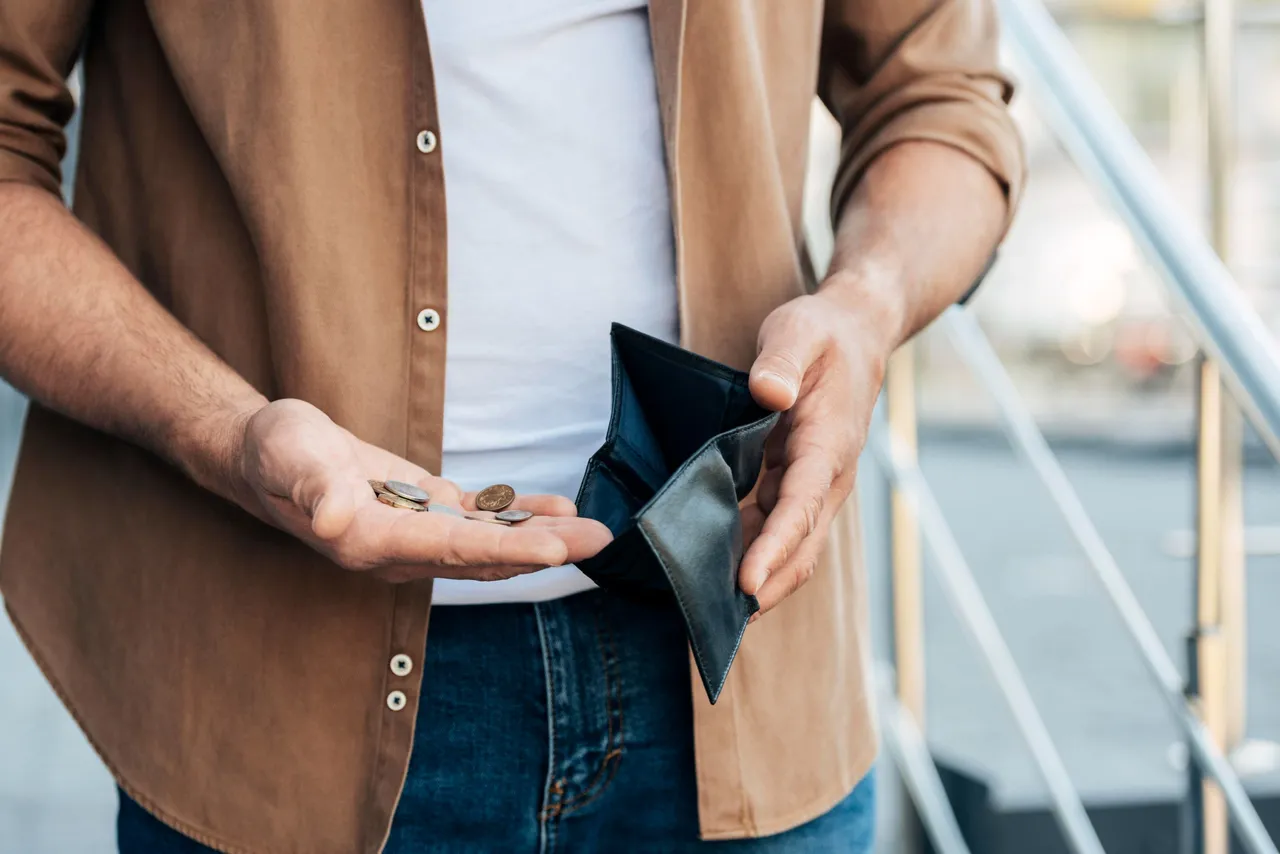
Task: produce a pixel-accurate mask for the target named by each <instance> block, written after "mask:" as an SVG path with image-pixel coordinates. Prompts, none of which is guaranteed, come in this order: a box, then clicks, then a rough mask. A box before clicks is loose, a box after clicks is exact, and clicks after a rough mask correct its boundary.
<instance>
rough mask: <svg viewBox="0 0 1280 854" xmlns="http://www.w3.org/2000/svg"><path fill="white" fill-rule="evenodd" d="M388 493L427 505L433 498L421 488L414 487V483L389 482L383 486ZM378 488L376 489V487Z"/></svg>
mask: <svg viewBox="0 0 1280 854" xmlns="http://www.w3.org/2000/svg"><path fill="white" fill-rule="evenodd" d="M383 487H385V488H386V489H387V491H388V492H394V493H395V494H396V495H399V496H400V497H401V498H407V499H409V500H410V501H416V502H418V503H419V504H426V503H427V502H428V501H430V500H431V496H430V495H428V494H427V491H426V490H425V489H423V488H422V487H420V486H414V485H413V484H412V483H405V482H404V481H402V480H389V481H387V482H386V483H384V484H383ZM375 488H376V487H375Z"/></svg>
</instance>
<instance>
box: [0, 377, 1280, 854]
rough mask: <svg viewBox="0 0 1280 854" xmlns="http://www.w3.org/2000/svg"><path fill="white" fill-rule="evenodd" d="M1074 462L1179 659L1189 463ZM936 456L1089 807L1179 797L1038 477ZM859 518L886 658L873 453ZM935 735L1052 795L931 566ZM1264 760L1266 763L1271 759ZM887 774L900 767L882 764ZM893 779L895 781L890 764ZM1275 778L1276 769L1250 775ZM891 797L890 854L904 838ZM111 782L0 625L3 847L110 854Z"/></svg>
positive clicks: (1187, 580) (1277, 735)
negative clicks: (1175, 546) (1181, 537)
mask: <svg viewBox="0 0 1280 854" xmlns="http://www.w3.org/2000/svg"><path fill="white" fill-rule="evenodd" d="M20 413H21V407H20V404H19V401H18V399H17V398H16V396H15V395H13V394H12V393H11V392H9V391H8V390H6V389H3V388H0V509H2V508H3V505H4V500H5V497H6V494H7V491H8V482H9V478H10V472H11V460H12V455H13V452H14V442H13V437H14V436H15V425H16V424H17V421H18V419H19V417H20ZM1060 450H1061V454H1062V459H1063V463H1064V466H1065V467H1066V469H1067V472H1068V475H1069V476H1070V478H1071V480H1072V482H1073V484H1074V485H1075V486H1076V488H1077V489H1078V490H1079V492H1080V494H1081V496H1082V497H1083V499H1084V502H1085V505H1086V507H1088V508H1089V510H1090V512H1091V514H1092V516H1093V518H1094V519H1095V521H1096V522H1097V524H1098V526H1099V528H1100V530H1101V533H1102V535H1103V537H1104V539H1105V540H1106V542H1107V545H1108V546H1109V547H1110V548H1111V549H1112V551H1113V552H1114V554H1115V556H1116V558H1117V560H1118V561H1119V563H1120V566H1121V567H1122V569H1123V570H1124V572H1125V574H1126V577H1127V578H1128V580H1129V583H1130V584H1131V585H1132V586H1133V588H1134V591H1135V593H1136V594H1137V596H1138V598H1139V600H1140V601H1141V602H1142V604H1143V605H1144V606H1145V607H1146V609H1147V611H1148V613H1149V614H1150V615H1151V618H1152V620H1153V622H1154V624H1155V627H1156V629H1157V631H1158V633H1159V636H1160V637H1161V639H1162V640H1163V641H1164V644H1165V646H1166V648H1167V649H1168V650H1169V651H1170V653H1171V654H1172V655H1173V656H1174V657H1175V660H1176V661H1178V662H1179V664H1180V665H1181V664H1182V641H1181V638H1182V635H1183V632H1184V631H1185V630H1186V628H1187V627H1188V625H1189V620H1190V614H1191V579H1192V574H1191V569H1192V567H1191V563H1190V561H1189V559H1187V558H1186V557H1178V556H1171V554H1170V552H1169V551H1168V550H1167V548H1166V544H1167V542H1168V540H1169V532H1171V531H1175V530H1178V529H1185V528H1187V527H1188V526H1189V525H1190V524H1191V521H1192V510H1193V507H1194V503H1193V501H1194V492H1193V486H1194V478H1193V468H1192V461H1191V459H1190V458H1189V457H1186V456H1183V455H1175V454H1169V453H1166V452H1151V453H1144V452H1143V451H1142V450H1141V448H1137V447H1135V446H1132V445H1126V446H1124V448H1123V453H1117V452H1116V451H1115V450H1114V449H1112V450H1108V446H1107V445H1105V444H1102V443H1096V444H1082V445H1075V444H1068V445H1067V446H1066V447H1064V448H1062V449H1060ZM921 459H922V465H923V468H924V470H925V473H926V475H927V476H928V477H929V478H930V481H931V483H932V485H933V487H934V490H935V492H936V493H937V497H938V500H939V502H940V503H941V505H942V507H943V509H944V510H945V511H946V513H947V514H948V517H949V518H950V520H951V523H952V525H953V526H954V529H955V533H956V536H957V539H958V540H959V542H960V545H961V547H962V549H963V551H964V553H965V555H966V556H967V557H968V559H969V561H970V563H971V565H972V568H973V570H974V572H975V574H976V576H977V578H978V583H979V585H980V587H981V588H982V590H983V592H984V593H985V594H986V596H987V597H988V601H989V605H990V608H991V610H992V612H993V613H994V615H995V618H996V620H997V621H998V623H999V624H1000V626H1001V628H1002V629H1003V631H1004V633H1005V637H1006V639H1007V640H1008V642H1009V644H1010V646H1011V647H1012V649H1013V651H1014V657H1015V658H1016V660H1017V661H1018V664H1019V665H1020V666H1021V668H1022V671H1023V674H1024V676H1025V678H1026V681H1027V683H1028V684H1029V686H1030V690H1031V693H1032V696H1033V697H1034V699H1035V700H1036V702H1037V704H1038V706H1039V708H1040V710H1041V713H1042V714H1043V716H1044V719H1045V722H1046V724H1047V726H1048V729H1049V731H1050V733H1051V734H1052V735H1053V736H1054V738H1055V740H1056V741H1057V742H1058V744H1059V746H1060V750H1061V752H1062V754H1063V757H1064V760H1065V762H1066V766H1067V768H1068V770H1069V772H1070V773H1071V777H1072V779H1073V780H1074V782H1075V783H1076V785H1077V786H1079V788H1080V790H1081V791H1082V793H1083V795H1084V798H1085V800H1086V802H1087V803H1096V802H1103V801H1109V800H1114V799H1146V798H1156V797H1168V796H1171V795H1174V794H1176V793H1177V792H1179V791H1180V790H1181V786H1182V781H1183V777H1182V774H1181V771H1180V768H1179V765H1178V754H1179V747H1178V744H1177V742H1178V739H1177V736H1176V733H1175V730H1174V728H1173V725H1172V723H1171V721H1170V719H1169V717H1168V715H1167V713H1166V712H1165V710H1164V708H1163V706H1162V705H1161V701H1160V698H1159V696H1158V694H1157V693H1156V691H1155V689H1154V687H1153V686H1152V684H1151V682H1150V680H1149V679H1148V677H1147V675H1146V671H1145V670H1144V668H1143V666H1142V664H1141V661H1140V660H1139V658H1138V656H1137V653H1136V651H1135V648H1134V646H1133V644H1132V643H1131V642H1129V640H1128V638H1127V637H1126V635H1125V633H1124V631H1123V629H1122V626H1121V625H1120V623H1119V621H1118V619H1117V618H1116V617H1115V615H1114V613H1113V612H1112V610H1111V609H1110V606H1109V605H1108V603H1107V601H1106V599H1105V598H1104V596H1103V594H1102V591H1101V588H1100V586H1099V585H1098V583H1097V582H1096V580H1095V579H1094V578H1093V576H1092V575H1091V571H1090V569H1089V567H1088V565H1087V564H1086V563H1085V561H1084V560H1083V558H1082V557H1081V555H1080V553H1079V551H1078V550H1077V549H1076V548H1075V547H1074V545H1073V543H1072V542H1071V541H1070V539H1069V538H1068V536H1067V533H1066V531H1065V530H1064V528H1063V526H1062V525H1061V523H1060V521H1059V520H1058V518H1057V516H1056V515H1055V513H1054V510H1053V507H1052V505H1051V504H1050V503H1049V501H1048V499H1047V497H1046V495H1045V493H1044V491H1043V490H1042V489H1041V488H1040V487H1039V485H1038V483H1037V481H1036V480H1035V478H1034V476H1033V474H1032V473H1031V472H1030V471H1029V470H1028V469H1027V468H1026V467H1025V466H1023V465H1021V464H1020V463H1019V461H1018V460H1017V459H1016V458H1015V456H1014V455H1013V453H1012V452H1011V451H1009V450H1008V449H1007V447H1006V446H1004V444H1003V443H1002V442H1001V441H999V440H998V439H997V438H995V437H993V436H992V435H991V434H989V433H988V434H985V436H981V435H979V434H977V433H973V432H967V433H963V434H958V433H956V432H955V431H941V432H938V433H936V434H931V433H930V431H928V430H925V431H924V432H923V438H922V455H921ZM862 480H863V482H862V492H863V513H864V518H865V530H866V532H867V549H868V555H869V565H870V566H871V568H872V596H873V600H874V601H873V602H872V603H871V604H872V613H873V615H876V623H875V631H874V638H875V643H876V645H877V650H876V653H877V656H878V657H881V658H883V657H884V655H885V651H886V648H887V647H886V641H887V637H888V635H887V632H888V623H887V620H886V619H883V616H884V615H885V614H886V613H887V612H886V608H885V606H886V604H887V586H886V584H885V583H884V581H885V579H884V571H883V552H884V538H883V536H882V532H883V530H884V512H883V489H882V482H881V480H880V478H879V477H878V472H877V471H876V469H875V465H874V463H873V462H872V461H871V460H869V459H868V460H866V461H864V464H863V479H862ZM1245 480H1246V499H1245V507H1246V513H1247V516H1248V518H1249V521H1250V522H1251V523H1254V524H1259V525H1261V524H1274V523H1275V522H1276V520H1278V519H1280V489H1277V485H1278V484H1277V473H1276V469H1275V468H1274V467H1270V466H1251V467H1250V468H1249V469H1248V471H1247V473H1246V479H1245ZM1278 570H1280V557H1276V556H1274V555H1264V556H1259V557H1255V558H1254V559H1252V560H1251V562H1250V568H1249V585H1250V586H1249V590H1250V596H1249V611H1250V614H1249V616H1250V620H1249V632H1248V638H1249V675H1250V678H1249V727H1248V729H1249V734H1250V736H1251V737H1255V738H1260V739H1273V740H1280V624H1278V623H1277V621H1275V620H1274V619H1272V618H1271V611H1272V610H1273V608H1274V603H1275V602H1277V601H1280V571H1278ZM925 599H926V602H925V609H926V627H927V629H926V630H927V665H928V679H929V682H928V688H929V693H928V737H929V741H930V744H931V746H932V747H933V749H934V750H935V751H936V753H937V754H938V755H939V756H941V757H943V758H945V759H946V760H947V761H949V762H952V763H955V764H958V765H960V766H962V767H964V768H967V769H970V770H971V771H972V772H974V773H977V774H980V775H981V776H983V777H985V778H987V779H988V780H989V782H990V783H991V784H992V786H993V796H994V797H995V798H996V799H997V800H998V801H999V802H1001V803H1003V804H1006V805H1009V806H1016V805H1020V804H1021V805H1025V804H1031V803H1040V802H1042V801H1043V799H1044V794H1045V789H1044V786H1043V784H1042V783H1041V782H1040V780H1039V778H1038V775H1037V773H1036V771H1035V769H1034V766H1033V765H1032V763H1031V762H1030V760H1029V758H1028V754H1027V752H1026V750H1025V748H1024V746H1023V745H1022V743H1021V741H1020V739H1019V738H1018V736H1017V734H1016V732H1017V731H1016V729H1015V728H1014V726H1013V722H1012V719H1011V717H1010V716H1009V714H1008V712H1007V711H1006V710H1005V708H1004V706H1003V703H1002V702H1001V700H1000V696H999V694H998V692H997V691H996V690H995V686H994V684H993V683H992V680H991V679H990V677H989V675H988V673H987V671H986V669H985V667H984V665H983V663H982V661H981V659H980V658H979V657H978V655H977V654H976V652H975V650H974V647H973V646H972V644H971V643H970V642H969V640H968V637H967V635H966V634H965V632H964V630H963V629H962V627H961V626H960V625H959V623H958V622H957V620H956V618H955V616H954V614H953V612H952V611H951V609H950V608H949V607H948V604H947V601H946V598H945V596H944V593H943V591H942V589H941V588H940V587H939V585H938V584H937V583H936V581H935V580H934V579H933V577H932V574H931V573H930V572H928V571H926V584H925ZM1264 765H1265V763H1264ZM886 771H887V769H886ZM887 776H890V777H891V776H892V775H891V774H888V775H887ZM1246 782H1247V783H1248V784H1249V785H1252V786H1255V787H1256V786H1266V787H1268V788H1270V787H1271V786H1273V785H1276V784H1277V782H1278V781H1277V779H1276V774H1275V772H1274V770H1273V769H1267V768H1263V770H1262V772H1261V773H1260V774H1259V775H1258V776H1256V777H1254V778H1252V779H1251V780H1247V781H1246ZM892 789H893V787H892V785H886V786H883V787H882V791H883V792H884V793H885V797H884V800H883V809H884V811H885V813H886V821H885V823H884V824H883V833H882V836H881V850H883V851H893V850H895V847H896V837H895V835H894V824H893V822H892V821H891V820H890V819H891V816H889V815H888V813H891V812H892V810H893V808H894V807H895V804H896V800H895V797H894V793H893V791H892ZM114 810H115V795H114V789H113V786H112V783H111V780H110V776H109V775H108V774H107V772H106V771H105V769H104V768H103V767H102V765H101V763H100V762H99V761H98V760H97V758H96V757H95V756H94V754H93V752H92V750H91V749H90V748H89V746H88V744H87V743H86V742H85V740H84V738H83V736H82V735H81V734H80V733H79V731H78V729H77V728H76V726H75V724H74V723H73V722H72V721H71V720H70V718H69V717H68V716H67V715H66V713H65V712H64V711H63V710H62V708H61V705H60V704H59V702H58V700H57V699H56V697H54V695H53V693H52V692H51V691H50V690H49V688H48V686H47V685H46V684H45V682H44V680H43V679H42V677H41V676H40V674H39V673H38V671H37V670H36V668H35V666H34V664H32V662H31V660H30V658H29V656H28V655H27V654H26V652H25V650H24V649H23V648H22V646H21V643H20V641H19V640H18V639H17V637H16V636H15V635H14V634H13V631H12V628H11V627H10V625H9V624H8V621H7V620H3V619H0V854H69V852H70V854H108V852H110V851H111V850H112V844H111V842H112V821H113V817H114Z"/></svg>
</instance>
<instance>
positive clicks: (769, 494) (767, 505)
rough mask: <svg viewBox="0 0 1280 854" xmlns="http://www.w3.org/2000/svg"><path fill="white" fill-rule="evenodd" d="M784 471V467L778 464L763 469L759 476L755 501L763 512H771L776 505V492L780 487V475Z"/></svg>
mask: <svg viewBox="0 0 1280 854" xmlns="http://www.w3.org/2000/svg"><path fill="white" fill-rule="evenodd" d="M785 473H786V469H785V468H783V467H781V466H779V467H777V468H771V469H765V472H764V474H763V475H761V476H760V484H759V486H757V487H756V502H757V503H758V504H759V505H760V509H762V510H763V511H764V512H765V513H772V512H773V508H774V507H776V506H777V505H778V492H779V491H780V490H781V489H782V476H783V474H785Z"/></svg>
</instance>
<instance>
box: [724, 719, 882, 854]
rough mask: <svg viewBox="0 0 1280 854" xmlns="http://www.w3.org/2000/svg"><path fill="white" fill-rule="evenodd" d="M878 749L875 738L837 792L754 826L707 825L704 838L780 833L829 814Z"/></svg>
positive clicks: (868, 766) (868, 767)
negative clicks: (852, 773) (714, 826)
mask: <svg viewBox="0 0 1280 854" xmlns="http://www.w3.org/2000/svg"><path fill="white" fill-rule="evenodd" d="M878 753H879V748H878V745H877V743H876V740H875V739H874V738H872V739H871V741H870V742H869V744H868V747H867V748H865V749H863V750H862V751H860V752H859V754H858V757H857V759H856V760H855V761H854V763H853V768H854V769H856V773H855V774H854V776H853V779H852V780H849V779H845V781H844V783H843V785H841V786H840V787H839V788H838V789H837V790H836V792H835V794H834V795H831V794H827V795H823V796H821V797H817V798H814V799H813V800H810V801H808V802H806V803H805V804H803V805H802V806H800V807H797V808H796V809H794V810H791V811H789V812H786V813H783V814H782V815H780V816H775V817H774V818H772V819H771V820H770V821H765V822H761V821H752V822H751V824H750V826H748V825H746V824H739V825H736V826H732V827H719V828H703V829H702V832H701V833H700V834H699V838H700V839H702V840H703V841H704V842H720V841H727V840H731V839H756V838H760V837H764V836H775V835H777V834H779V833H786V832H787V831H788V830H794V829H795V828H797V827H800V826H801V825H803V824H807V823H808V822H811V821H813V820H814V819H816V818H819V817H821V816H823V815H826V814H827V813H829V812H830V811H831V810H832V809H834V808H835V806H836V805H837V804H839V803H840V802H841V801H843V800H844V799H845V798H847V797H849V795H850V794H851V793H852V792H853V790H854V788H855V787H856V786H857V785H858V784H859V783H860V782H862V780H863V778H865V777H866V776H867V773H868V772H869V771H870V770H871V767H872V766H873V765H874V764H875V760H876V755H877V754H878Z"/></svg>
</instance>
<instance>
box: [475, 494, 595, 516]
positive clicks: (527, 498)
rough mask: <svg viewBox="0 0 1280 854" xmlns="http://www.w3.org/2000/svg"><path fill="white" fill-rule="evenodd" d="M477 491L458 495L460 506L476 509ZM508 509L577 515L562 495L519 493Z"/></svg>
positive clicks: (576, 509)
mask: <svg viewBox="0 0 1280 854" xmlns="http://www.w3.org/2000/svg"><path fill="white" fill-rule="evenodd" d="M479 494H480V493H479V492H467V493H463V494H462V495H461V496H460V500H461V503H462V506H463V507H464V508H466V509H467V510H477V509H478V508H477V507H476V496H477V495H479ZM507 509H509V510H528V511H529V512H530V513H532V514H533V515H535V516H577V515H578V507H577V505H575V504H574V503H573V502H572V501H570V500H569V499H568V498H565V497H564V496H563V495H520V494H517V495H516V497H515V500H514V501H512V502H511V506H510V507H509V508H507Z"/></svg>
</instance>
